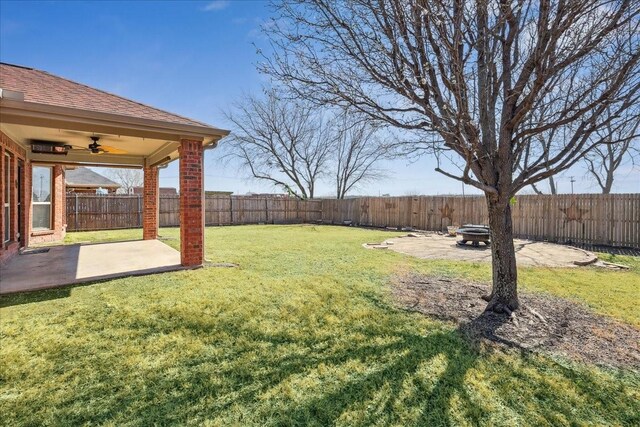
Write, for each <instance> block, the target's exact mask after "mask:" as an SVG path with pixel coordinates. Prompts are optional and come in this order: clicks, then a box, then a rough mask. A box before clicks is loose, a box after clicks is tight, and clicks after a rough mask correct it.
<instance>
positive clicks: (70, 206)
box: [66, 194, 322, 231]
mask: <svg viewBox="0 0 640 427" xmlns="http://www.w3.org/2000/svg"><path fill="white" fill-rule="evenodd" d="M66 207H67V231H91V230H110V229H118V228H137V227H142V210H143V202H142V196H123V195H117V196H95V195H85V194H67V206H66ZM321 208H322V201H320V200H305V201H303V200H297V199H291V198H280V197H264V196H262V197H260V196H206V197H205V224H206V225H234V224H259V223H265V224H287V223H300V222H313V221H318V220H320V219H321V217H322V212H321V210H320V209H321ZM159 216H160V217H159V221H160V227H172V226H179V225H180V197H179V196H161V197H160V213H159Z"/></svg>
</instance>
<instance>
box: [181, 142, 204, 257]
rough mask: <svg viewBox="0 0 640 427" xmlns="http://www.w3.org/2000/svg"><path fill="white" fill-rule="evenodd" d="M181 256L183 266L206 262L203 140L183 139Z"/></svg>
mask: <svg viewBox="0 0 640 427" xmlns="http://www.w3.org/2000/svg"><path fill="white" fill-rule="evenodd" d="M179 152H180V255H181V259H182V265H183V266H186V267H195V266H199V265H202V264H203V263H204V169H203V160H204V159H203V157H204V151H203V149H202V141H192V140H189V139H182V140H180V149H179Z"/></svg>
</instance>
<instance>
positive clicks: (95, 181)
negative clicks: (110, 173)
mask: <svg viewBox="0 0 640 427" xmlns="http://www.w3.org/2000/svg"><path fill="white" fill-rule="evenodd" d="M65 181H66V184H67V187H96V188H98V187H102V188H120V184H118V183H117V182H113V181H111V180H110V179H109V178H107V177H105V176H102V175H100V174H99V173H97V172H94V171H92V170H91V169H89V168H83V167H79V168H76V169H67V170H66V172H65Z"/></svg>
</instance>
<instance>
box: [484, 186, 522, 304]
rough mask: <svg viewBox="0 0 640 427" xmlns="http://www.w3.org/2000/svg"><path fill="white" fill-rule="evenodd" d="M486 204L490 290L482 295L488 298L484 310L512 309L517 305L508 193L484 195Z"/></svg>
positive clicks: (516, 277) (515, 270)
mask: <svg viewBox="0 0 640 427" xmlns="http://www.w3.org/2000/svg"><path fill="white" fill-rule="evenodd" d="M487 207H488V209H489V227H490V228H491V255H492V258H493V259H492V266H493V288H492V290H491V294H490V295H488V296H486V297H485V299H486V300H487V301H488V302H489V303H488V304H487V308H486V309H485V310H486V311H495V312H498V313H511V312H512V311H514V310H516V309H517V308H518V306H519V302H518V272H517V269H516V253H515V248H514V246H513V225H512V222H511V205H510V204H509V197H496V196H494V195H487Z"/></svg>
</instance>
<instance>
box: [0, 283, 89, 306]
mask: <svg viewBox="0 0 640 427" xmlns="http://www.w3.org/2000/svg"><path fill="white" fill-rule="evenodd" d="M88 284H90V283H88ZM85 285H86V284H85ZM76 286H81V285H76ZM76 286H73V285H71V286H67V287H64V288H60V289H45V290H40V291H32V292H21V293H15V294H8V295H0V308H4V307H12V306H14V305H22V304H31V303H34V302H42V301H50V300H55V299H60V298H68V297H69V296H70V295H71V290H72V289H73V288H74V287H76Z"/></svg>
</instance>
